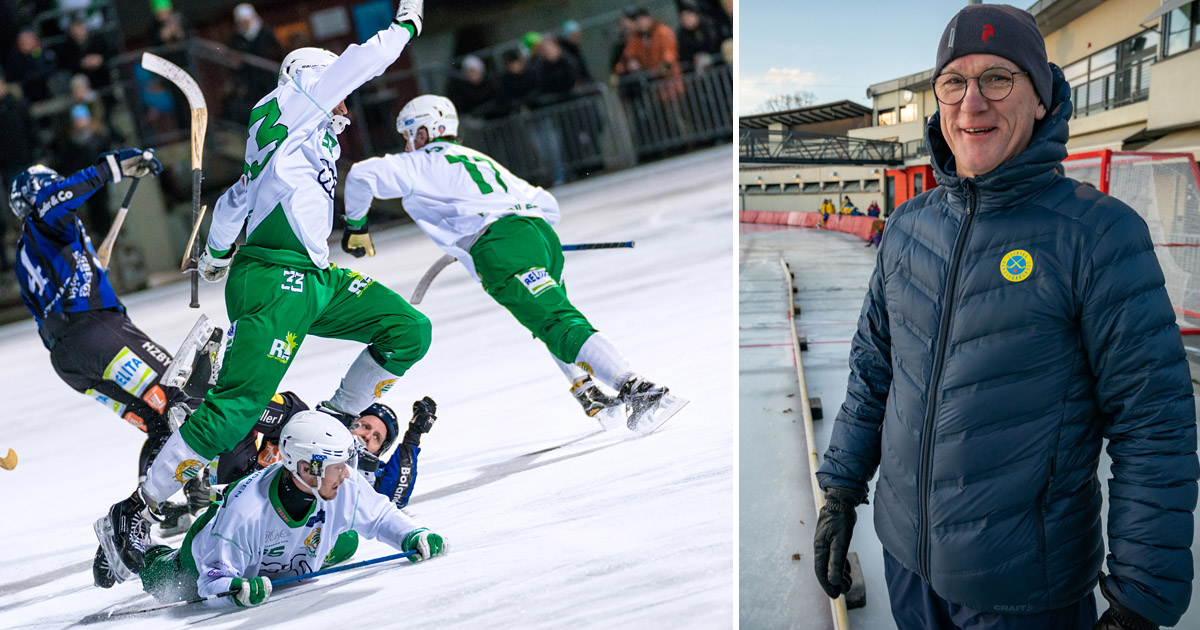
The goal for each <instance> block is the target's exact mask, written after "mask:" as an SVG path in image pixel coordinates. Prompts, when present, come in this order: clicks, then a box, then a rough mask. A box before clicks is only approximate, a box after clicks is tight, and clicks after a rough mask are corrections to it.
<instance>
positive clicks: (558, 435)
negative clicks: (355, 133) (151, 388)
mask: <svg viewBox="0 0 1200 630" xmlns="http://www.w3.org/2000/svg"><path fill="white" fill-rule="evenodd" d="M732 164H733V161H732V149H731V148H730V147H729V146H725V147H721V148H718V149H712V150H708V151H704V152H701V153H697V154H693V155H689V156H685V157H682V158H676V159H673V160H669V161H665V162H660V163H657V164H652V165H649V166H644V167H640V168H637V169H634V170H629V171H625V172H622V173H617V174H614V175H610V176H605V177H599V178H595V179H592V180H589V181H586V182H581V183H577V184H573V185H570V186H567V187H564V188H561V189H558V190H556V191H554V192H555V193H556V195H557V196H558V197H559V199H560V201H561V203H562V206H563V222H562V224H560V226H559V228H558V231H559V234H560V236H561V237H562V240H563V242H564V243H572V242H588V241H616V240H636V241H637V246H636V248H634V249H632V250H630V249H623V250H604V251H589V252H569V253H567V254H566V257H567V264H566V274H565V278H566V279H567V286H568V287H569V290H570V293H571V296H572V300H573V302H574V303H575V304H576V305H577V306H579V308H580V310H582V311H583V312H584V314H585V315H587V316H588V318H589V319H590V320H591V321H592V323H593V325H595V326H597V327H598V328H600V329H601V330H603V331H604V332H605V333H606V334H607V335H608V336H609V337H610V338H612V339H613V341H614V342H615V343H616V344H617V346H618V347H619V348H621V350H622V352H624V353H625V355H626V356H627V357H628V358H629V360H630V362H631V363H632V364H633V366H634V368H635V369H637V370H639V371H641V372H642V373H643V374H645V375H646V376H647V377H648V378H650V379H652V380H654V381H656V382H661V383H663V384H665V385H667V386H669V387H670V388H671V390H672V391H673V392H677V393H679V394H680V395H682V396H684V397H686V398H688V399H690V400H691V401H692V402H691V404H690V405H688V406H687V408H685V409H684V410H683V411H681V412H680V413H679V415H678V416H677V417H676V418H674V419H673V420H672V421H671V422H669V423H667V424H666V425H664V426H663V427H662V428H661V429H659V430H658V431H656V432H655V433H654V434H652V435H649V436H646V437H642V438H637V437H634V438H628V439H627V438H625V437H624V436H619V435H614V434H607V433H598V431H599V425H598V424H597V423H596V421H595V420H592V419H589V418H587V417H586V416H585V415H584V414H583V412H582V411H581V410H580V408H579V405H578V403H576V401H575V400H574V398H573V397H572V396H571V395H570V394H569V393H568V391H567V384H566V382H565V380H564V379H563V378H562V376H561V373H560V372H559V371H558V369H557V368H556V367H555V364H554V363H553V361H552V360H551V358H550V357H549V355H548V353H547V352H546V350H545V348H544V346H542V345H541V343H540V342H537V341H535V340H533V339H531V338H530V336H529V333H528V332H526V331H525V330H524V329H523V328H522V327H521V326H520V325H519V324H517V323H516V321H515V320H514V319H513V318H512V317H511V316H510V315H509V314H508V313H507V312H505V311H504V310H503V309H502V308H501V307H500V306H498V305H496V304H495V303H494V302H492V301H491V299H490V298H488V297H487V295H486V294H484V293H483V292H482V290H481V289H480V288H479V286H478V285H477V284H476V283H475V282H474V281H473V280H471V279H470V278H469V277H468V276H467V274H466V272H465V271H464V270H463V269H462V267H461V266H460V265H457V264H456V265H453V266H451V267H450V268H448V269H447V270H445V271H443V272H442V274H441V275H440V276H439V277H438V278H437V280H435V281H434V283H433V286H432V287H431V289H430V291H429V293H428V294H427V295H426V297H425V301H424V303H422V304H421V305H420V307H419V309H420V310H421V311H422V312H424V313H426V314H427V315H428V316H429V317H430V319H431V320H432V322H433V345H432V347H431V349H430V351H429V354H428V355H427V356H426V357H425V359H424V360H422V361H421V362H420V363H418V364H417V365H416V366H415V367H414V368H413V369H412V370H411V371H410V372H409V374H408V375H406V376H405V377H404V378H402V379H401V380H400V381H399V382H398V383H397V385H396V386H395V387H394V388H393V389H392V391H391V392H390V393H389V394H388V395H387V396H386V398H385V401H386V402H388V403H390V404H391V405H393V406H395V407H396V408H398V409H405V410H407V408H408V407H409V405H410V404H411V402H412V401H413V400H415V399H417V398H420V397H421V396H424V395H429V396H432V397H433V398H434V399H436V400H437V402H438V422H437V424H436V425H435V426H434V429H433V431H432V432H431V433H430V434H429V435H427V436H426V437H425V439H424V440H423V444H422V446H423V451H422V454H421V469H420V477H419V479H418V480H417V485H416V492H415V494H414V497H413V500H412V503H411V504H410V505H409V509H408V512H409V514H410V515H411V516H412V517H413V518H414V519H415V520H417V522H418V523H420V524H423V525H427V526H429V527H431V528H433V529H434V530H436V531H438V532H440V533H443V534H444V535H445V536H446V537H447V539H448V540H449V541H450V543H451V546H452V552H451V554H450V555H448V556H446V557H443V558H438V559H435V560H434V561H431V562H428V563H422V564H416V565H410V564H409V563H408V562H406V561H399V562H395V563H390V564H384V565H380V566H373V567H368V568H365V569H361V570H357V571H350V572H346V573H340V574H335V575H331V576H326V577H322V578H319V579H317V580H316V581H312V582H309V583H307V584H301V585H299V586H297V587H294V588H281V589H280V590H279V591H278V592H277V593H276V594H275V595H273V596H272V598H271V601H270V602H268V603H267V604H266V605H265V606H262V607H261V608H256V609H247V610H236V611H232V612H228V613H220V612H214V611H212V610H211V609H207V608H204V607H202V606H189V607H185V608H183V609H176V610H174V611H169V612H161V613H156V614H152V615H143V616H135V617H126V618H122V619H120V620H113V621H108V622H105V623H102V624H99V625H98V627H112V628H152V629H154V630H164V629H165V628H174V627H185V626H192V625H203V627H204V628H206V629H209V628H211V629H218V628H238V629H249V628H266V627H273V626H283V625H284V624H288V625H291V624H296V623H298V624H301V626H300V627H325V628H328V627H336V626H339V625H340V626H343V627H353V626H356V625H360V624H363V623H366V624H369V625H371V626H379V625H380V624H383V625H384V626H386V627H412V628H524V629H533V628H580V627H596V628H635V627H636V628H667V627H672V628H724V627H729V626H731V625H732V623H733V593H734V590H733V589H734V587H733V558H734V552H733V549H734V547H733V545H734V541H733V534H732V532H733V474H732V461H733V459H732V457H733V456H732V452H733V434H734V426H735V418H736V412H735V409H734V396H733V392H734V391H735V390H734V382H735V381H734V369H733V367H734V360H735V354H734V330H735V326H734V303H735V293H734V289H733V279H734V276H733V218H732V216H733V215H732V212H733V201H732V195H731V188H730V182H731V181H732V168H733V166H732ZM374 238H375V243H376V247H377V250H378V252H379V254H378V256H376V257H375V258H371V259H361V260H356V259H352V258H350V257H349V256H346V255H344V254H341V252H340V250H338V252H337V253H335V254H334V260H335V262H337V263H339V264H344V265H346V266H349V267H352V268H354V269H358V270H360V271H362V272H364V273H366V274H368V275H369V276H371V277H372V278H374V279H376V280H378V281H380V282H383V283H385V284H386V285H388V286H389V287H392V288H393V289H396V290H397V291H399V292H400V293H402V294H403V295H405V297H407V296H408V295H409V294H410V293H411V291H412V289H413V287H414V286H415V285H416V283H417V280H418V279H419V278H420V277H421V275H422V274H423V273H424V271H425V269H426V268H427V267H428V266H429V265H430V264H431V263H433V261H435V260H436V259H437V258H438V256H439V255H440V251H439V250H437V249H436V248H435V247H434V245H433V244H432V243H431V242H430V241H428V240H427V239H426V238H425V237H424V236H423V235H422V234H421V233H420V232H419V231H418V230H416V228H415V227H412V226H406V227H402V228H398V229H396V230H392V231H389V232H381V233H377V234H375V235H374ZM335 249H336V246H335ZM201 284H202V285H205V283H201ZM222 291H223V286H222V285H205V286H202V288H201V293H200V302H201V304H202V305H203V307H202V309H201V311H202V312H204V313H206V314H207V315H208V316H209V317H210V318H211V319H213V320H214V322H215V323H217V325H227V324H228V321H227V318H226V315H225V309H224V303H223V301H222ZM125 302H126V305H127V306H128V308H129V312H130V315H131V318H132V319H133V321H134V322H135V323H136V324H137V325H138V326H139V327H141V328H142V329H143V330H145V331H146V332H147V333H148V334H149V335H150V337H151V338H152V339H154V340H156V341H157V342H158V343H160V344H161V345H163V346H164V347H168V348H174V347H176V346H177V345H178V344H179V343H180V342H181V341H182V339H183V337H184V335H185V334H186V333H187V331H188V330H189V328H190V327H191V325H192V323H193V322H194V321H195V319H196V317H197V315H198V311H195V310H192V309H188V308H187V302H188V296H187V286H186V285H185V284H178V285H174V286H170V287H165V288H162V289H157V290H153V291H147V292H143V293H141V294H137V295H132V296H129V297H128V298H127V299H126V300H125ZM360 350H361V346H360V345H358V344H355V343H351V342H344V341H336V340H328V339H318V338H309V339H307V340H306V341H305V343H304V345H303V346H301V348H300V349H299V350H298V352H297V355H296V357H295V358H294V359H293V366H292V368H291V370H290V371H289V372H288V374H287V377H286V378H285V379H284V381H283V384H282V386H281V387H282V388H283V389H290V390H293V391H295V392H297V393H298V394H300V395H301V396H302V397H303V398H304V399H305V400H306V401H308V402H310V403H315V402H318V401H319V400H321V399H322V398H325V397H328V396H329V395H331V394H332V393H333V390H334V388H335V387H336V386H337V383H338V379H340V378H341V376H342V375H343V374H344V372H345V369H346V368H347V367H348V366H349V365H350V362H351V361H353V360H354V358H355V356H356V355H357V354H358V352H359V351H360ZM0 359H2V360H0V393H2V394H3V401H4V407H3V412H2V413H0V415H2V418H0V450H2V451H3V452H7V449H8V448H10V447H11V448H14V449H16V451H17V452H18V453H19V454H20V464H19V465H18V467H17V468H16V470H14V471H11V472H10V471H0V499H2V500H3V507H4V517H3V519H2V520H0V559H2V561H0V628H33V627H36V628H66V627H69V626H72V625H73V624H75V623H77V622H79V621H80V620H81V619H83V618H84V617H87V616H88V615H91V614H93V613H97V612H101V611H104V610H107V609H110V608H111V609H122V608H126V607H137V606H142V605H149V604H152V603H153V601H152V600H151V598H150V596H149V595H146V594H144V593H142V592H141V590H140V589H139V586H138V583H137V582H127V583H125V584H120V585H117V586H116V587H114V588H113V589H111V590H101V589H97V588H94V587H93V586H92V576H91V561H92V554H93V552H94V551H95V549H96V540H95V537H94V535H93V533H92V522H93V521H94V520H95V519H96V518H97V517H99V516H100V515H101V514H102V513H103V512H104V511H105V510H106V509H107V508H108V506H109V505H110V504H112V503H113V502H115V501H117V500H119V499H121V498H122V497H124V496H126V495H128V493H129V492H131V491H132V490H133V488H134V486H135V482H136V479H135V475H136V461H137V453H138V449H139V448H140V446H141V443H142V434H141V433H139V432H137V431H136V430H135V429H133V428H132V427H131V426H129V425H127V424H126V423H125V422H123V421H122V420H121V419H119V418H118V417H117V416H115V415H114V414H112V413H111V412H109V411H106V410H105V409H104V408H103V407H101V406H100V405H98V404H96V403H95V402H94V401H92V400H90V399H88V398H86V397H85V396H83V395H82V394H78V393H76V392H74V391H72V390H71V389H70V388H69V387H67V386H66V385H65V384H63V383H62V382H61V381H60V380H59V379H58V378H57V376H56V375H55V374H54V371H53V369H52V368H51V366H50V361H49V356H48V354H47V353H46V351H45V350H44V349H43V348H42V345H41V342H40V341H39V339H38V336H37V333H36V331H35V328H34V326H33V324H32V322H23V323H18V324H13V325H9V326H5V327H0ZM558 446H561V447H560V448H554V447H558ZM181 540H182V539H181V538H175V539H173V540H172V541H170V542H173V543H174V544H175V545H178V544H179V542H180V541H181ZM388 553H391V549H390V548H389V547H387V546H386V545H383V544H381V543H377V542H375V541H365V540H364V542H363V544H362V545H361V546H360V548H359V551H358V553H357V554H356V555H355V557H354V560H355V561H357V560H364V559H369V558H373V557H377V556H381V555H385V554H388Z"/></svg>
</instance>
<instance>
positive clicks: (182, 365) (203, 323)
mask: <svg viewBox="0 0 1200 630" xmlns="http://www.w3.org/2000/svg"><path fill="white" fill-rule="evenodd" d="M224 338H225V333H224V331H221V330H218V329H216V328H214V327H213V325H212V323H210V322H209V321H208V317H206V316H204V315H201V316H200V319H197V320H196V324H195V325H194V326H192V330H191V332H189V333H188V335H187V337H185V338H184V340H183V343H182V344H181V345H180V346H179V349H178V350H176V351H175V355H174V359H172V360H171V365H170V366H168V367H167V371H166V372H165V373H164V374H163V377H162V383H163V384H164V385H167V386H169V387H178V388H180V389H182V390H183V391H184V393H186V394H187V395H188V396H191V397H193V398H203V397H204V395H205V393H207V392H208V388H209V385H210V381H212V380H213V377H214V376H215V374H216V364H217V360H218V358H217V357H218V354H219V353H220V349H221V342H222V341H223V340H224Z"/></svg>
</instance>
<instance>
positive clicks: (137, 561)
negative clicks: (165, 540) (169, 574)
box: [93, 489, 162, 582]
mask: <svg viewBox="0 0 1200 630" xmlns="http://www.w3.org/2000/svg"><path fill="white" fill-rule="evenodd" d="M147 515H150V516H151V517H152V518H153V519H154V520H155V521H161V520H162V516H161V515H160V514H155V513H154V511H152V510H150V509H149V508H147V506H146V502H145V501H144V500H143V499H142V495H141V489H138V490H135V491H134V493H133V494H131V495H129V498H127V499H125V500H124V501H121V502H120V503H117V504H115V505H113V506H112V508H110V509H109V510H108V514H107V515H105V516H103V517H101V518H99V519H98V520H97V521H96V523H95V525H93V529H94V530H95V532H96V538H97V539H99V541H100V547H101V549H102V550H103V552H104V555H105V557H106V558H107V560H108V565H109V567H110V568H111V570H112V572H113V575H115V576H116V579H117V581H118V582H123V581H125V580H127V579H129V578H130V577H132V576H133V575H134V574H136V573H140V572H141V570H142V568H143V567H144V566H145V554H146V549H147V548H148V547H149V545H150V521H149V520H147Z"/></svg>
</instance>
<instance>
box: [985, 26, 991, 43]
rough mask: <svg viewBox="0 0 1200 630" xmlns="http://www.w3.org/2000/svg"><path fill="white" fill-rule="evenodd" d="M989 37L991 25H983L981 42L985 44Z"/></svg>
mask: <svg viewBox="0 0 1200 630" xmlns="http://www.w3.org/2000/svg"><path fill="white" fill-rule="evenodd" d="M991 36H992V25H991V24H984V25H983V41H985V42H986V41H987V38H989V37H991Z"/></svg>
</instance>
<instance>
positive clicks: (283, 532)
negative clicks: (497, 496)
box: [141, 411, 449, 606]
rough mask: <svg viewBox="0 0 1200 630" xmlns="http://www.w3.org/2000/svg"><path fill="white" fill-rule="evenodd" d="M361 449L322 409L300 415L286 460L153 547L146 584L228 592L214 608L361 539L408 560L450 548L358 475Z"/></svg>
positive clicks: (266, 591) (240, 600)
mask: <svg viewBox="0 0 1200 630" xmlns="http://www.w3.org/2000/svg"><path fill="white" fill-rule="evenodd" d="M360 448H361V446H359V445H358V444H356V442H355V440H354V437H353V436H352V435H351V434H350V431H349V430H348V429H346V427H344V426H342V424H341V423H340V422H338V421H337V420H335V419H334V418H333V417H332V416H329V415H327V414H324V413H321V412H319V411H301V412H300V413H298V414H296V415H295V416H294V417H293V418H292V420H291V421H290V422H288V424H287V425H286V426H285V427H284V428H283V433H282V434H281V435H280V446H279V449H280V452H281V454H282V455H283V461H282V462H280V463H276V464H272V465H271V466H269V467H267V468H264V469H262V470H259V471H258V472H255V473H251V474H250V475H248V476H246V477H243V478H242V479H241V480H239V481H237V482H235V483H233V484H231V485H230V486H229V488H227V489H226V491H225V498H224V499H223V500H222V501H221V502H220V503H218V504H215V505H213V506H212V507H210V508H209V509H208V511H207V512H205V513H204V515H203V516H201V517H200V518H199V519H198V520H197V521H196V522H195V523H193V524H192V527H191V529H189V530H188V534H187V537H185V538H184V540H183V546H182V547H181V548H179V549H172V548H170V547H166V546H161V545H160V546H156V547H152V548H151V549H150V550H149V551H148V552H147V553H146V567H145V569H144V570H143V571H142V573H141V578H142V588H144V589H145V590H146V592H148V593H150V594H151V595H154V596H155V597H156V598H158V599H159V600H163V601H183V600H188V599H194V598H196V597H197V596H199V597H207V596H209V595H215V594H217V593H224V592H228V591H234V592H235V594H234V595H232V596H230V597H227V598H218V599H213V600H209V601H208V602H206V603H208V604H209V605H213V606H223V605H224V606H228V605H234V604H236V605H239V606H256V605H258V604H261V603H263V602H265V601H266V600H267V598H268V597H270V595H271V580H272V579H279V578H284V577H291V576H295V575H303V574H306V573H312V572H313V571H318V570H320V569H321V567H322V565H323V564H334V563H336V562H340V561H341V560H344V559H346V558H348V557H350V555H352V554H353V553H354V550H355V548H357V546H358V536H359V535H362V536H366V537H367V538H372V539H375V540H380V541H382V542H385V543H387V544H389V545H391V546H392V547H394V548H396V549H399V550H401V551H416V552H417V554H416V555H413V556H411V557H410V560H413V561H414V562H416V561H419V560H425V559H428V558H431V557H433V556H436V555H439V554H443V553H446V552H447V551H448V550H449V547H448V546H447V545H446V544H445V541H444V540H443V539H442V537H441V536H440V535H438V534H435V533H433V532H431V531H429V530H428V529H426V528H422V527H417V526H416V525H415V524H414V523H413V521H412V519H410V518H409V517H408V516H407V515H406V514H405V513H404V512H401V511H400V510H397V509H396V508H395V506H393V504H392V502H391V501H389V500H388V499H387V497H385V496H383V495H381V494H379V493H378V492H375V489H374V488H372V487H371V485H370V484H369V483H368V482H367V481H366V480H365V479H364V478H363V476H362V475H359V474H358V473H356V472H355V470H354V469H355V465H356V461H355V460H356V457H357V454H358V451H359V449H360Z"/></svg>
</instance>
